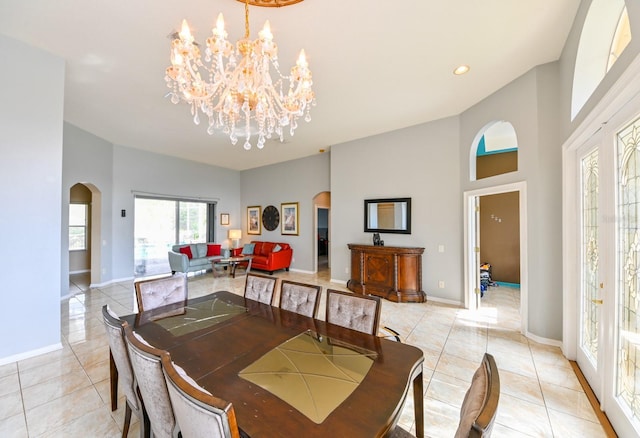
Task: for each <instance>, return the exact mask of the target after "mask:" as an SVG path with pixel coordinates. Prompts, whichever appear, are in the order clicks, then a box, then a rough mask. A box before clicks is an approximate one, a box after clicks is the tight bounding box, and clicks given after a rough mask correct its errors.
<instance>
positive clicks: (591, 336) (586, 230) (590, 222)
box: [580, 149, 599, 366]
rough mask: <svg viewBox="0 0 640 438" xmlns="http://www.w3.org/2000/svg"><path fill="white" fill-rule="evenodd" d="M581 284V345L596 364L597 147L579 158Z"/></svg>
mask: <svg viewBox="0 0 640 438" xmlns="http://www.w3.org/2000/svg"><path fill="white" fill-rule="evenodd" d="M581 177H582V248H581V256H582V263H581V266H582V285H581V295H582V299H581V300H580V302H581V321H580V346H581V347H582V350H583V351H584V352H585V354H586V356H587V358H588V359H589V360H590V361H591V363H592V364H593V365H594V366H596V364H597V360H598V314H599V312H598V308H597V307H598V305H597V304H596V303H595V302H594V300H596V299H597V298H598V185H599V180H598V150H597V149H595V150H593V151H591V152H590V153H589V154H588V155H587V156H585V157H584V158H583V159H582V163H581Z"/></svg>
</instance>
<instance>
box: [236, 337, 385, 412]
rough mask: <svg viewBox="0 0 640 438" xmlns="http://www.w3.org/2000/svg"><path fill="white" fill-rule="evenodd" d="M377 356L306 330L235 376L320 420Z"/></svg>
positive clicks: (354, 383)
mask: <svg viewBox="0 0 640 438" xmlns="http://www.w3.org/2000/svg"><path fill="white" fill-rule="evenodd" d="M376 357H377V353H376V352H374V351H370V350H366V349H362V348H359V347H355V346H352V345H349V344H347V343H344V342H339V341H337V340H333V339H331V338H326V337H322V336H319V335H318V334H317V333H314V332H312V331H307V332H305V333H302V334H300V335H298V336H296V337H294V338H291V339H289V340H288V341H286V342H284V343H282V344H280V345H279V346H277V347H276V348H274V349H273V350H271V351H270V352H268V353H266V354H265V355H264V356H262V357H261V358H260V359H258V360H257V361H255V362H254V363H252V364H251V365H249V366H248V367H246V368H245V369H244V370H242V371H240V373H238V375H239V376H240V377H242V378H243V379H245V380H248V381H249V382H252V383H255V384H256V385H258V386H260V387H261V388H263V389H265V390H266V391H269V392H270V393H272V394H273V395H275V396H277V397H279V398H280V399H282V400H284V401H285V402H287V403H289V404H290V405H291V406H293V407H294V408H296V409H297V410H298V411H300V412H301V413H302V414H304V415H305V416H306V417H307V418H309V419H310V420H311V421H313V422H314V423H316V424H320V423H322V422H323V421H324V420H325V419H326V418H327V417H328V416H329V414H331V412H333V410H334V409H335V408H337V407H338V406H339V405H340V403H342V402H343V401H344V400H345V399H346V398H347V397H349V395H351V393H352V392H353V391H354V390H355V389H356V388H357V387H358V385H359V384H360V382H362V380H364V378H365V376H366V375H367V373H368V372H369V369H370V368H371V365H373V360H374V359H375V358H376Z"/></svg>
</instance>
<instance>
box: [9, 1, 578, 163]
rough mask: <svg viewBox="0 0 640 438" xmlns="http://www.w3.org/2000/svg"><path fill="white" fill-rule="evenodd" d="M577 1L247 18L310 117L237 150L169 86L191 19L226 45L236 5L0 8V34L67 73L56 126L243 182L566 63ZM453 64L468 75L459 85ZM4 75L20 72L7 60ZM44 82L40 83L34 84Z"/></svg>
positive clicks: (311, 7) (238, 13) (239, 24)
mask: <svg viewBox="0 0 640 438" xmlns="http://www.w3.org/2000/svg"><path fill="white" fill-rule="evenodd" d="M579 3H580V1H579V0H518V1H513V0H484V1H472V0H446V1H442V0H400V1H382V0H376V1H371V0H348V1H345V0H304V1H302V2H300V3H297V4H294V5H291V6H288V7H283V8H259V7H250V22H251V35H252V37H256V36H257V34H258V31H259V30H260V29H261V28H262V25H263V23H264V21H265V20H266V19H268V20H269V21H270V23H271V29H272V32H273V34H274V39H275V42H276V43H277V44H278V46H279V62H280V66H281V69H282V70H283V71H288V69H289V68H290V67H291V66H292V65H293V64H294V63H295V59H296V57H297V54H298V52H299V50H300V49H301V48H304V49H305V52H306V53H307V57H308V60H309V64H310V67H311V70H312V72H313V79H314V91H315V93H316V96H317V106H316V107H314V108H313V110H312V114H311V115H312V120H311V122H310V123H305V122H304V121H301V122H300V124H299V127H298V129H297V130H296V132H295V135H294V136H293V137H291V136H289V135H288V133H287V134H286V135H285V142H284V143H280V142H279V141H268V142H267V144H266V146H265V148H264V149H262V150H258V149H257V148H255V146H254V148H252V149H251V150H250V151H245V150H244V149H243V148H242V141H239V142H238V143H237V144H236V145H235V146H234V145H232V144H231V142H230V141H229V139H228V137H226V136H225V135H223V134H221V133H218V134H214V135H213V136H210V135H208V134H207V132H206V123H204V122H203V123H201V125H200V126H195V125H194V124H193V121H192V117H191V115H190V113H189V108H188V106H187V105H186V104H180V105H173V104H171V103H170V102H169V99H168V98H167V97H166V94H167V91H168V88H167V87H166V84H165V81H164V72H165V68H166V67H167V66H168V65H169V44H170V39H169V38H168V37H167V36H168V35H169V34H170V33H171V32H173V31H175V30H178V29H179V26H180V23H181V20H182V19H183V18H186V19H187V20H188V21H189V23H190V25H191V27H192V29H193V31H194V34H195V37H196V41H198V42H200V43H204V41H205V39H206V38H207V37H208V36H209V35H210V33H211V28H212V26H213V25H214V23H215V19H216V17H217V15H218V13H219V12H222V13H223V14H224V17H225V21H226V24H227V27H226V28H227V31H228V32H229V39H230V40H231V41H232V42H235V41H236V40H238V39H239V38H241V37H242V36H243V35H244V5H243V4H242V3H239V2H237V1H235V0H216V1H208V2H205V1H201V0H200V1H196V0H185V1H180V2H177V1H167V0H135V1H128V2H119V1H115V2H114V1H113V0H111V1H106V0H91V1H86V0H58V1H51V0H0V34H4V35H6V36H9V37H11V38H14V39H17V40H21V41H23V42H25V43H27V44H29V45H31V46H35V47H38V48H41V49H43V50H46V51H47V52H50V53H53V54H55V55H56V56H59V57H61V58H63V59H64V60H65V61H66V80H65V102H64V104H65V108H64V118H65V120H66V121H68V122H69V123H71V124H73V125H76V126H78V127H80V128H82V129H85V130H87V131H89V132H91V133H93V134H95V135H98V136H100V137H102V138H104V139H106V140H108V141H110V142H112V143H114V144H118V145H122V146H127V147H133V148H138V149H143V150H148V151H153V152H157V153H161V154H166V155H172V156H177V157H182V158H185V159H189V160H194V161H200V162H204V163H208V164H213V165H218V166H222V167H227V168H231V169H237V170H243V169H249V168H254V167H258V166H262V165H266V164H273V163H277V162H282V161H287V160H291V159H295V158H301V157H305V156H309V155H312V154H317V153H319V150H320V149H329V148H330V147H331V146H332V145H335V144H339V143H343V142H346V141H350V140H354V139H358V138H362V137H367V136H371V135H375V134H379V133H382V132H386V131H391V130H395V129H400V128H404V127H407V126H411V125H416V124H419V123H423V122H427V121H430V120H435V119H440V118H443V117H448V116H452V115H456V114H459V113H461V112H462V111H464V110H465V109H467V108H469V107H471V106H472V105H474V104H476V103H477V102H479V101H481V100H482V99H484V98H485V97H487V96H489V95H490V94H492V93H493V92H495V91H496V90H498V89H500V88H501V87H503V86H504V85H506V84H508V83H509V82H511V81H512V80H514V79H515V78H517V77H518V76H520V75H522V74H523V73H525V72H527V71H528V70H530V69H531V68H532V67H535V66H536V65H540V64H544V63H547V62H551V61H555V60H557V59H558V58H559V57H560V54H561V51H562V49H563V46H564V43H565V40H566V38H567V35H568V33H569V29H570V27H571V24H572V22H573V19H574V17H575V14H576V11H577V8H578V6H579ZM460 64H468V65H470V66H471V70H470V72H469V73H467V74H466V75H463V76H454V75H453V73H452V72H453V70H454V68H455V67H457V66H458V65H460ZM3 68H17V69H19V68H22V66H21V65H20V63H19V60H17V62H15V63H13V60H7V59H5V60H3ZM42 74H43V75H46V74H47V72H42Z"/></svg>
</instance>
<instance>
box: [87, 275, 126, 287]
mask: <svg viewBox="0 0 640 438" xmlns="http://www.w3.org/2000/svg"><path fill="white" fill-rule="evenodd" d="M134 278H135V277H125V278H115V279H113V280H109V281H105V282H104V283H91V284H90V285H89V287H103V286H109V285H110V284H114V283H122V282H124V281H131V280H133V279H134Z"/></svg>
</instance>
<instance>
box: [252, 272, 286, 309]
mask: <svg viewBox="0 0 640 438" xmlns="http://www.w3.org/2000/svg"><path fill="white" fill-rule="evenodd" d="M277 280H278V278H277V277H270V276H266V275H258V274H253V273H248V274H247V279H246V282H245V284H244V297H245V298H249V299H250V300H254V301H258V302H260V303H264V304H271V301H272V300H273V292H274V291H275V290H276V281H277Z"/></svg>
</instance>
